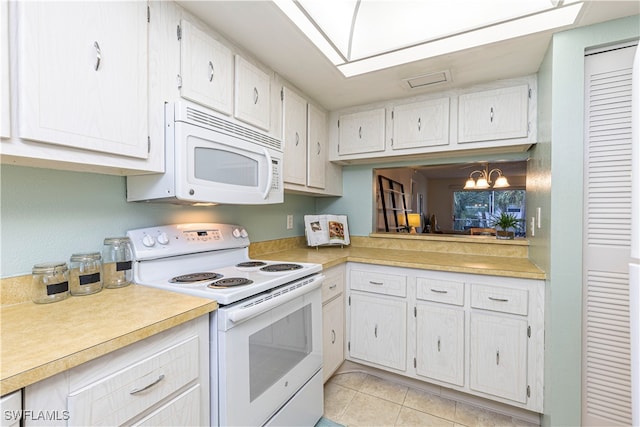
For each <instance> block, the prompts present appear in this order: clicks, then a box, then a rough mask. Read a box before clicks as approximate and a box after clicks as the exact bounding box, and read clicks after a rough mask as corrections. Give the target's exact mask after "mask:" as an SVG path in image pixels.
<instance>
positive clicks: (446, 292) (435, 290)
mask: <svg viewBox="0 0 640 427" xmlns="http://www.w3.org/2000/svg"><path fill="white" fill-rule="evenodd" d="M431 292H435V293H436V294H448V293H449V291H445V290H444V289H433V288H431Z"/></svg>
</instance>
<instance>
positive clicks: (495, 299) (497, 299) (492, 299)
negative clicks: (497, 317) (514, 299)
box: [488, 297, 509, 302]
mask: <svg viewBox="0 0 640 427" xmlns="http://www.w3.org/2000/svg"><path fill="white" fill-rule="evenodd" d="M488 298H489V299H490V300H491V301H497V302H509V299H508V298H496V297H488Z"/></svg>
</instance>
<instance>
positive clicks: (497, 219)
mask: <svg viewBox="0 0 640 427" xmlns="http://www.w3.org/2000/svg"><path fill="white" fill-rule="evenodd" d="M491 225H492V226H493V227H495V228H496V238H497V239H513V238H514V237H515V229H516V228H518V227H519V225H520V220H519V219H518V218H516V217H515V215H512V214H510V213H507V212H501V213H500V215H496V216H494V217H493V218H492V220H491Z"/></svg>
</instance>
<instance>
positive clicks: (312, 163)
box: [307, 104, 328, 188]
mask: <svg viewBox="0 0 640 427" xmlns="http://www.w3.org/2000/svg"><path fill="white" fill-rule="evenodd" d="M307 119H308V122H307V123H308V131H309V134H308V138H307V144H308V148H307V152H308V156H307V160H308V163H307V185H308V186H309V187H315V188H324V187H325V183H326V179H325V178H326V170H327V152H328V138H327V114H326V113H325V112H324V111H322V110H321V109H319V108H318V107H316V106H315V105H313V104H309V106H308V109H307Z"/></svg>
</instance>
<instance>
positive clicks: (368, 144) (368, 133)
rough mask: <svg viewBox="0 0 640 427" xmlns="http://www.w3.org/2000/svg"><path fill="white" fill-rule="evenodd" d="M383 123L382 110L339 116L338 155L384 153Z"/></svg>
mask: <svg viewBox="0 0 640 427" xmlns="http://www.w3.org/2000/svg"><path fill="white" fill-rule="evenodd" d="M384 121H385V109H384V108H379V109H376V110H371V111H364V112H360V113H353V114H345V115H343V116H340V120H339V127H340V131H339V140H340V142H339V145H338V154H339V155H341V156H342V155H346V154H359V153H370V152H374V151H384V139H385V128H384V126H385V125H384Z"/></svg>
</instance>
